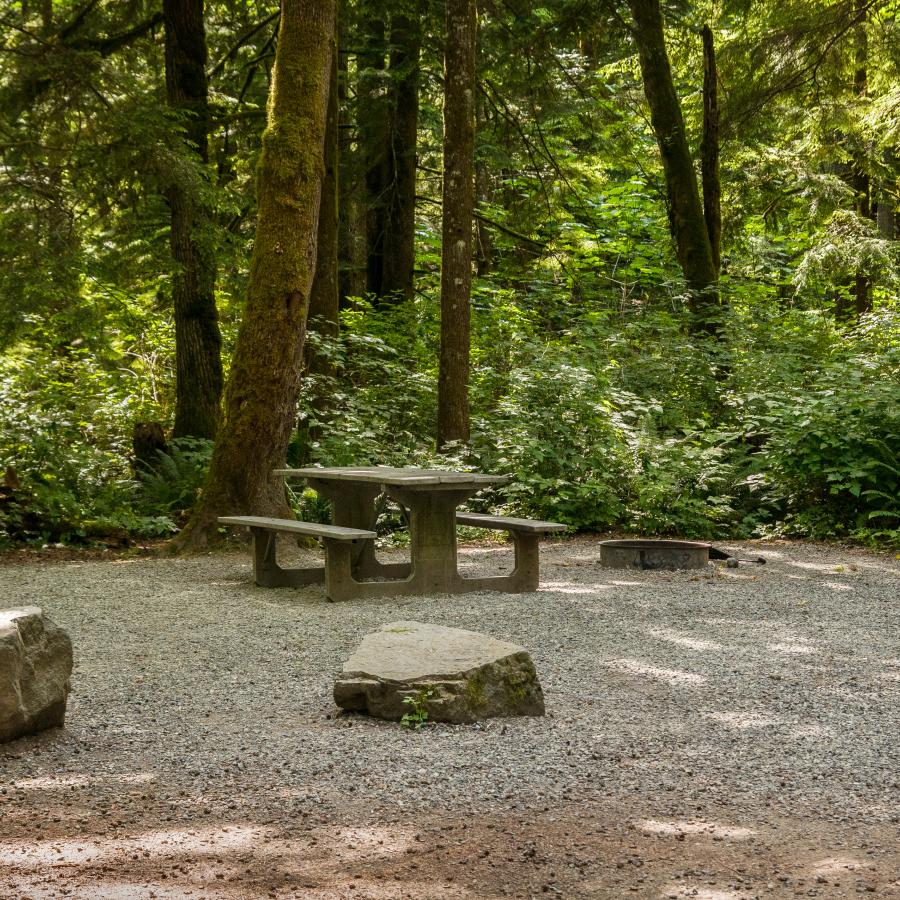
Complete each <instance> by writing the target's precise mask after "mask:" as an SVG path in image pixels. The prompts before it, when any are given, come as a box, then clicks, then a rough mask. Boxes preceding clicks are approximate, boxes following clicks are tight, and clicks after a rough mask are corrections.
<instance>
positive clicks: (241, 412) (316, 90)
mask: <svg viewBox="0 0 900 900" xmlns="http://www.w3.org/2000/svg"><path fill="white" fill-rule="evenodd" d="M334 22H335V0H282V13H281V25H280V28H279V34H278V47H277V51H276V54H275V64H274V69H273V77H272V83H271V88H270V92H269V104H268V124H267V127H266V130H265V132H264V133H263V137H262V152H261V155H260V160H259V168H258V171H257V195H258V198H259V208H258V214H257V226H256V240H255V242H254V245H253V257H252V260H251V264H250V283H249V287H248V292H247V304H246V308H245V312H244V318H243V321H242V323H241V327H240V330H239V332H238V338H237V344H236V346H235V351H234V358H233V360H232V365H231V372H230V375H229V379H228V386H227V388H226V392H225V415H224V419H223V422H222V427H221V429H220V434H219V438H218V440H217V442H216V447H215V451H214V452H213V458H212V462H211V464H210V470H209V475H208V477H207V481H206V485H205V487H204V489H203V493H202V495H201V498H200V501H199V503H198V505H197V507H196V509H195V510H194V513H193V515H192V517H191V521H190V522H189V523H188V526H187V527H186V529H185V531H184V532H182V534H181V535H180V536H179V537H178V538H177V539H176V540H175V541H174V542H173V548H174V549H181V548H190V549H199V548H200V547H203V546H205V545H206V543H207V542H208V541H209V540H210V539H211V538H213V537H214V536H215V535H216V533H217V528H216V517H217V516H219V515H223V514H226V513H245V514H253V515H269V516H271V515H277V516H289V515H290V510H289V508H288V505H287V500H286V497H285V489H284V484H283V481H282V479H281V478H279V477H277V476H274V475H273V474H272V470H273V469H274V468H276V467H278V466H279V465H281V464H282V463H283V462H284V459H285V454H286V451H287V445H288V441H289V439H290V435H291V433H292V431H293V428H294V425H295V422H296V418H295V415H296V406H297V394H298V390H299V386H300V367H301V360H302V354H303V340H304V334H305V329H306V317H307V313H308V310H309V298H310V290H311V287H312V281H313V275H314V271H315V264H316V229H317V225H318V220H319V204H320V196H321V186H322V169H323V147H324V135H325V120H326V108H327V103H328V84H329V73H330V71H331V56H332V38H333V34H334Z"/></svg>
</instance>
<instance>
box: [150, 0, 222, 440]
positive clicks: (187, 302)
mask: <svg viewBox="0 0 900 900" xmlns="http://www.w3.org/2000/svg"><path fill="white" fill-rule="evenodd" d="M163 12H164V15H165V32H166V94H167V97H168V101H169V105H170V106H171V107H172V108H173V109H176V110H179V111H181V112H183V113H185V114H186V118H185V122H184V127H185V137H186V139H187V142H188V144H189V146H190V147H191V148H192V149H193V150H194V152H195V153H196V154H197V157H198V159H199V160H200V161H201V162H202V163H204V164H205V163H206V162H207V160H208V156H207V154H208V149H207V134H208V131H209V111H208V106H207V85H206V61H207V54H206V32H205V30H204V27H203V0H163ZM193 193H194V192H192V191H191V189H190V188H187V187H185V185H183V184H179V183H177V182H176V183H174V184H173V185H172V186H171V187H170V188H169V191H168V199H169V206H170V209H171V217H172V218H171V222H172V224H171V233H170V234H171V237H170V243H171V250H172V257H173V259H174V261H175V266H176V269H175V272H174V273H173V275H172V305H173V309H174V316H175V424H174V427H173V429H172V436H173V437H184V436H188V435H190V436H192V437H203V438H213V437H215V434H216V429H217V427H218V424H219V403H220V399H221V395H222V361H221V338H220V335H219V321H218V314H217V311H216V298H215V281H216V263H215V253H214V250H213V246H212V238H211V235H210V234H209V233H208V226H209V212H208V210H204V209H203V207H202V205H201V204H200V202H198V201H197V199H196V197H194V196H192V194H193Z"/></svg>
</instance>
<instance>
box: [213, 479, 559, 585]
mask: <svg viewBox="0 0 900 900" xmlns="http://www.w3.org/2000/svg"><path fill="white" fill-rule="evenodd" d="M275 474H280V475H284V476H286V477H302V478H305V479H306V480H307V483H308V484H309V486H310V487H311V488H313V489H314V490H315V491H316V492H317V493H319V494H321V495H322V496H324V497H326V498H327V499H329V500H330V501H331V506H332V519H333V522H334V524H333V525H318V524H315V523H312V522H295V521H293V520H289V519H266V518H263V517H258V516H223V517H221V518H220V519H219V521H220V522H221V523H222V524H223V525H246V526H248V527H249V528H250V529H251V533H252V535H253V559H254V577H255V580H256V583H257V584H260V585H262V586H266V587H280V586H289V587H297V586H300V585H304V584H312V583H316V582H323V581H324V582H325V590H326V594H327V596H328V598H329V599H330V600H349V599H355V598H363V597H397V596H405V595H410V594H430V593H463V592H467V591H481V590H496V591H508V592H512V593H525V592H528V591H534V590H537V588H538V583H539V568H538V562H539V560H538V542H539V540H540V537H541V535H543V534H547V533H549V532H554V531H564V530H565V526H564V525H561V524H559V523H556V522H538V521H532V520H530V519H519V518H514V517H506V516H489V515H484V514H481V513H467V512H457V507H459V506H460V505H461V504H462V503H463V502H465V501H466V500H467V499H468V498H469V497H470V496H471V495H472V494H474V493H475V492H476V491H478V490H480V489H482V488H484V487H487V486H490V485H494V484H502V483H504V482H505V481H507V480H508V479H507V477H506V476H502V475H483V474H481V473H477V472H448V471H444V470H436V469H417V468H389V467H385V466H363V467H350V468H347V467H336V468H308V469H278V470H276V472H275ZM381 494H386V495H387V496H388V497H390V498H391V499H393V500H395V501H396V502H397V503H400V504H401V505H402V506H403V507H405V508H406V509H407V510H408V512H409V527H410V562H408V563H382V562H381V561H379V560H378V559H377V558H376V556H375V540H374V539H375V531H374V527H375V518H376V516H377V512H376V499H377V498H378V497H379V496H380V495H381ZM458 524H459V525H473V526H475V527H478V528H489V529H497V530H505V531H508V532H509V533H510V535H511V537H512V539H513V542H514V546H515V565H514V568H513V571H512V572H511V573H509V574H504V575H491V576H477V577H464V576H463V575H461V574H460V572H459V570H458V568H457V548H456V526H457V525H458ZM279 532H285V533H293V534H302V535H309V536H312V537H317V538H319V539H321V541H322V543H323V544H324V547H325V566H324V569H323V568H322V567H316V568H312V569H303V568H301V569H283V568H281V567H280V566H279V565H278V563H277V561H276V550H275V546H276V536H277V534H278V533H279Z"/></svg>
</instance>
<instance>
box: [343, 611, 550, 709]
mask: <svg viewBox="0 0 900 900" xmlns="http://www.w3.org/2000/svg"><path fill="white" fill-rule="evenodd" d="M334 699H335V702H336V703H337V704H338V706H340V707H342V708H343V709H346V710H351V711H353V712H366V713H369V715H372V716H377V717H379V718H381V719H395V720H399V719H402V718H403V716H404V715H406V714H411V713H415V714H417V715H418V717H419V718H420V719H427V721H431V722H453V723H464V722H476V721H478V720H480V719H487V718H491V717H492V716H542V715H543V714H544V694H543V691H542V690H541V685H540V682H539V681H538V677H537V673H536V672H535V670H534V663H533V662H532V661H531V656H530V655H529V653H528V651H527V650H526V649H525V648H524V647H519V646H518V645H517V644H510V643H508V642H506V641H498V640H497V639H496V638H492V637H489V636H488V635H484V634H478V633H477V632H475V631H463V630H462V629H459V628H445V627H443V626H441V625H428V624H426V623H423V622H391V623H390V624H388V625H382V627H381V630H380V631H376V632H373V633H372V634H367V635H366V636H365V637H364V638H363V640H362V643H361V644H360V645H359V647H358V648H357V649H356V652H355V653H354V654H353V655H352V656H351V657H350V659H348V660H347V662H345V663H344V669H343V672H342V674H341V675H340V676H339V677H338V678H337V680H336V681H335V685H334Z"/></svg>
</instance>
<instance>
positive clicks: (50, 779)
mask: <svg viewBox="0 0 900 900" xmlns="http://www.w3.org/2000/svg"><path fill="white" fill-rule="evenodd" d="M155 778H156V776H155V775H153V774H151V773H150V772H127V773H123V774H121V775H49V776H47V777H45V778H21V779H19V780H18V781H14V782H13V787H14V788H18V789H19V790H23V791H27V790H31V789H32V788H37V789H38V790H53V789H54V788H67V787H87V786H88V785H92V784H98V783H100V782H104V781H112V782H114V783H116V784H146V783H147V782H148V781H153V780H154V779H155Z"/></svg>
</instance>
